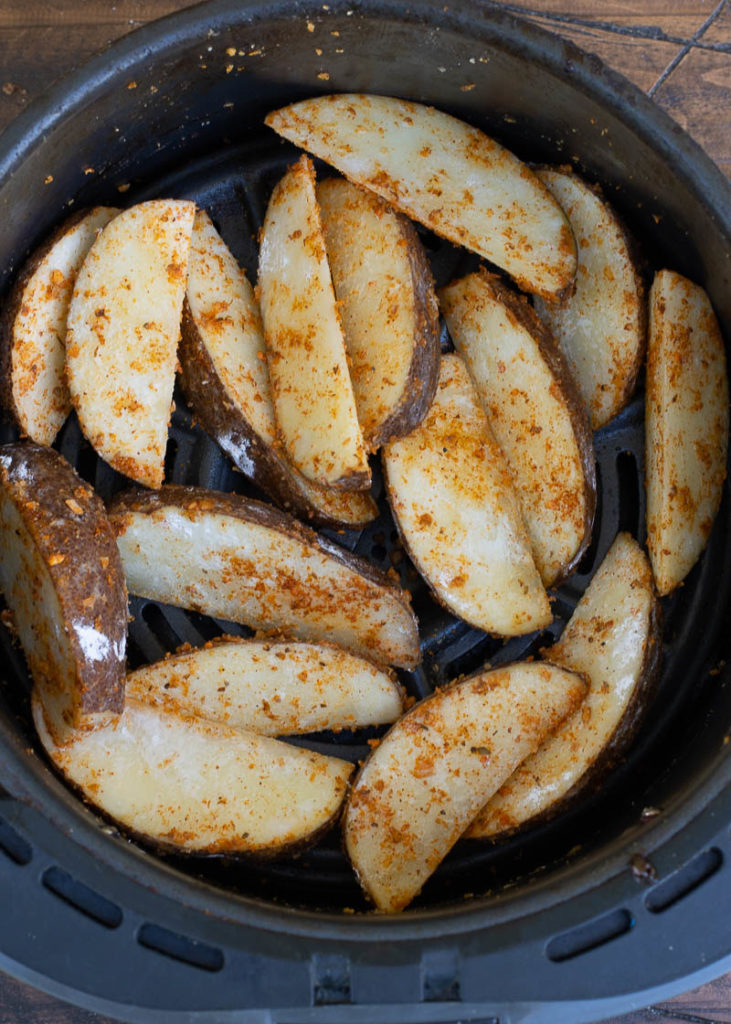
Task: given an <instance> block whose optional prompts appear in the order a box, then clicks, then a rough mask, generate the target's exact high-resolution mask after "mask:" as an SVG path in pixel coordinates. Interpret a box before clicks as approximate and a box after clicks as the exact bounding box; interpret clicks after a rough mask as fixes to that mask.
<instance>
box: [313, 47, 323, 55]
mask: <svg viewBox="0 0 731 1024" xmlns="http://www.w3.org/2000/svg"><path fill="white" fill-rule="evenodd" d="M315 53H316V54H317V56H318V57H322V50H321V49H320V47H319V46H316V47H315Z"/></svg>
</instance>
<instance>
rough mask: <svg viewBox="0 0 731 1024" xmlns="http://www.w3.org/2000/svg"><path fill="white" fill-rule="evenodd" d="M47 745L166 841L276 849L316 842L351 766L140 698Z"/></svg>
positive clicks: (39, 721) (132, 820)
mask: <svg viewBox="0 0 731 1024" xmlns="http://www.w3.org/2000/svg"><path fill="white" fill-rule="evenodd" d="M33 719H34V721H35V725H36V729H37V731H38V735H39V737H40V739H41V742H42V744H43V746H44V747H45V749H46V752H47V753H48V755H49V757H50V758H51V760H52V761H53V763H54V765H55V766H56V767H57V768H58V770H59V771H60V772H61V773H62V775H63V776H64V777H65V778H66V779H67V780H68V781H69V782H71V783H72V784H73V785H74V786H76V787H77V788H78V789H80V790H81V792H82V794H83V795H84V797H85V798H86V799H87V800H88V801H89V803H91V804H93V805H94V806H95V807H97V808H99V810H101V811H102V812H103V813H104V814H106V815H108V816H109V817H110V818H113V819H114V821H116V822H118V823H119V824H120V825H121V826H122V827H123V828H125V829H129V830H130V831H131V832H133V833H134V834H135V835H137V836H140V837H142V838H144V839H146V840H148V841H150V842H152V843H154V844H155V845H156V846H159V847H162V848H163V849H165V848H167V849H177V850H183V851H186V852H188V853H227V854H252V855H256V856H259V857H271V856H275V855H277V854H280V853H291V852H292V851H293V850H296V849H297V848H298V847H301V846H303V845H309V844H310V843H312V842H314V841H315V840H316V839H317V838H318V836H319V835H321V833H322V832H324V831H325V830H326V829H327V828H329V827H330V826H331V825H332V824H333V823H334V822H335V820H336V818H337V816H338V813H339V811H340V808H341V805H342V802H343V799H344V797H345V793H346V790H347V786H348V779H349V777H350V774H351V772H352V770H353V766H352V765H351V764H350V763H349V762H347V761H341V760H339V759H338V758H335V757H325V756H323V755H322V754H317V753H314V752H313V751H311V750H304V749H302V748H300V747H293V746H290V745H289V744H288V743H282V742H281V741H280V740H274V739H271V738H270V737H268V736H257V735H256V734H255V733H250V732H244V731H242V730H239V729H232V728H231V727H230V726H226V725H221V724H220V723H216V722H209V721H206V720H205V719H202V718H194V717H192V716H186V715H182V714H179V713H177V714H176V713H175V712H174V711H172V710H171V709H170V708H165V709H163V708H160V707H156V706H155V705H154V704H146V703H144V702H142V701H138V700H129V701H127V702H126V703H125V707H124V712H123V714H122V715H121V717H120V718H119V719H118V720H117V721H116V722H112V723H110V724H108V725H105V726H103V727H102V728H100V729H96V730H94V731H93V732H87V733H77V734H76V735H75V736H74V737H73V739H72V741H71V742H70V743H69V744H68V745H67V746H65V747H58V746H56V745H55V744H54V742H53V740H52V738H51V736H50V734H49V733H48V731H47V730H46V727H45V719H44V716H43V713H42V711H41V709H40V705H39V704H38V703H37V702H35V701H34V705H33Z"/></svg>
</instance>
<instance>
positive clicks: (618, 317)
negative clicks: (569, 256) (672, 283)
mask: <svg viewBox="0 0 731 1024" xmlns="http://www.w3.org/2000/svg"><path fill="white" fill-rule="evenodd" d="M536 173H537V174H538V177H539V178H540V179H541V181H542V182H543V183H544V184H545V185H546V186H547V188H549V189H550V191H551V192H552V193H553V195H554V196H555V197H556V199H557V200H558V202H559V203H560V204H561V206H562V207H563V209H564V210H565V212H566V216H567V217H568V219H569V221H570V223H571V228H572V230H573V232H574V235H575V236H576V246H577V251H578V267H577V269H576V281H575V284H574V287H573V289H572V290H571V291H569V292H567V294H566V295H565V297H563V298H562V299H561V301H560V302H544V301H541V299H540V298H537V299H536V309H537V310H538V313H539V314H540V316H541V319H543V320H544V321H545V323H546V324H547V325H548V327H549V328H550V329H551V332H552V333H553V335H554V337H555V338H556V340H557V341H558V343H559V344H560V345H561V347H562V348H563V351H564V352H565V354H566V357H567V359H568V361H569V365H570V367H571V370H572V372H573V373H574V375H575V377H576V382H577V384H578V385H579V390H580V391H581V394H582V396H583V399H584V401H585V403H586V407H587V409H588V410H589V416H590V419H591V425H592V428H593V429H594V430H598V429H599V427H603V426H604V424H605V423H608V422H609V420H611V419H612V417H614V416H616V414H617V413H618V412H619V411H620V409H622V408H623V406H624V405H625V404H626V403H627V401H628V400H629V399H630V397H631V396H632V392H633V391H634V389H635V385H636V383H637V376H638V374H639V372H640V369H641V367H642V359H643V357H644V353H645V335H646V320H647V316H646V307H645V289H644V284H643V282H642V277H641V275H640V272H639V270H638V266H637V261H636V260H635V258H634V256H633V253H632V246H631V244H630V243H629V241H628V239H627V236H626V234H625V231H624V228H623V227H622V225H621V224H620V222H619V220H618V219H617V217H616V215H615V213H614V212H613V210H612V209H611V207H610V206H609V204H608V203H607V202H605V200H604V199H603V198H602V197H601V195H599V194H598V192H597V190H596V189H594V188H592V187H591V186H590V185H587V183H586V182H585V181H582V179H581V178H579V177H578V176H577V175H576V174H572V173H571V172H570V171H569V172H565V171H560V170H555V169H551V168H545V169H539V170H538V171H536Z"/></svg>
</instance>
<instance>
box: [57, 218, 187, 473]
mask: <svg viewBox="0 0 731 1024" xmlns="http://www.w3.org/2000/svg"><path fill="white" fill-rule="evenodd" d="M194 214H195V204H194V203H192V202H187V201H184V200H166V199H156V200H152V201H150V202H148V203H141V204H139V205H138V206H133V207H131V208H130V209H129V210H125V211H124V213H121V214H120V215H119V216H118V217H115V218H114V220H113V221H111V223H110V224H108V225H107V227H106V228H105V229H104V230H103V231H102V233H101V235H100V236H99V237H98V238H97V240H96V242H95V243H94V244H93V245H92V247H91V249H90V250H89V253H88V254H87V257H86V259H85V260H84V263H83V265H82V267H81V270H80V272H79V275H78V277H77V280H76V285H75V287H74V294H73V297H72V299H71V306H70V309H69V315H68V328H67V339H66V364H67V370H68V381H69V389H70V391H71V398H72V401H73V403H74V407H75V408H76V412H77V414H78V417H79V423H80V424H81V429H82V430H83V432H84V434H85V436H86V437H87V439H88V440H89V441H90V442H91V444H92V446H93V447H94V448H95V449H96V451H97V453H98V454H99V455H101V457H102V458H103V459H105V460H106V461H107V462H109V464H110V465H111V466H113V467H114V468H115V469H117V470H119V472H121V473H124V474H125V475H126V476H128V477H131V479H133V480H136V481H138V482H139V483H142V484H145V485H146V486H148V487H159V486H160V485H161V483H162V480H163V473H164V458H165V448H166V446H167V432H168V422H169V419H170V408H171V402H172V396H173V384H174V380H175V365H176V353H177V347H178V339H179V337H180V318H181V310H182V305H183V296H184V292H185V278H186V272H187V263H188V250H189V246H190V237H191V232H192V230H193V218H194Z"/></svg>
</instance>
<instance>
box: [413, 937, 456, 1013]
mask: <svg viewBox="0 0 731 1024" xmlns="http://www.w3.org/2000/svg"><path fill="white" fill-rule="evenodd" d="M421 998H422V1000H423V1001H424V1002H425V1003H450V1002H457V1001H458V1000H460V999H461V998H462V996H461V992H460V984H459V967H458V964H457V957H456V956H455V954H454V953H452V952H450V951H449V950H446V949H445V950H438V951H435V952H433V953H425V954H424V955H423V957H422V958H421Z"/></svg>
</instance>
